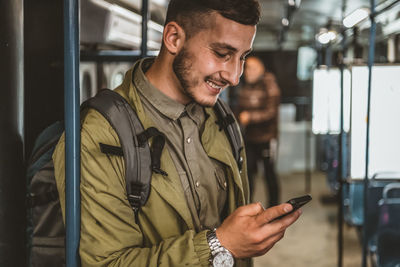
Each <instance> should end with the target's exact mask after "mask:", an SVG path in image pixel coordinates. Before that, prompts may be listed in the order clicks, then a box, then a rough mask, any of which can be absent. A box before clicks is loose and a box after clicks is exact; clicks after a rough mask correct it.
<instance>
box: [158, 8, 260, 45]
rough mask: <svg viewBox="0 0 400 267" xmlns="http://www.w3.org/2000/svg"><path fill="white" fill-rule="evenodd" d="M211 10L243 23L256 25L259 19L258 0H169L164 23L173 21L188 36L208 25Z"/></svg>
mask: <svg viewBox="0 0 400 267" xmlns="http://www.w3.org/2000/svg"><path fill="white" fill-rule="evenodd" d="M212 12H217V13H219V14H220V15H221V16H223V17H225V18H227V19H230V20H233V21H236V22H238V23H240V24H244V25H256V24H257V23H258V22H259V20H260V4H259V3H258V0H171V1H170V3H169V5H168V11H167V18H166V21H165V24H167V23H169V22H171V21H175V22H176V23H178V24H179V25H180V26H181V27H182V28H183V29H184V31H185V34H186V36H187V38H190V37H191V36H193V35H194V34H196V33H197V32H199V31H200V30H202V29H206V28H207V27H208V26H210V20H209V18H207V15H209V14H211V13H212Z"/></svg>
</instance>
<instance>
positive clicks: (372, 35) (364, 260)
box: [362, 0, 376, 267]
mask: <svg viewBox="0 0 400 267" xmlns="http://www.w3.org/2000/svg"><path fill="white" fill-rule="evenodd" d="M370 3H371V15H370V20H371V29H370V36H369V53H368V70H369V73H368V98H367V126H366V127H367V133H366V146H365V149H366V152H365V177H364V226H363V240H362V241H363V244H362V245H363V246H362V267H367V256H368V240H367V230H366V228H367V227H366V225H367V210H368V207H367V198H368V185H369V177H368V176H369V175H368V166H369V135H370V111H371V81H372V65H373V64H374V61H375V35H376V22H375V0H370Z"/></svg>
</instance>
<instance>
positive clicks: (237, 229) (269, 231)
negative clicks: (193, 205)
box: [216, 203, 301, 258]
mask: <svg viewBox="0 0 400 267" xmlns="http://www.w3.org/2000/svg"><path fill="white" fill-rule="evenodd" d="M292 209H293V207H292V205H290V204H287V203H285V204H281V205H278V206H275V207H272V208H269V209H266V210H264V208H263V207H262V205H261V204H260V203H253V204H250V205H247V206H242V207H239V208H238V209H237V210H235V211H234V212H233V213H232V214H231V215H229V216H228V218H226V219H225V220H224V222H223V223H222V225H221V226H220V227H218V228H217V230H216V234H217V237H218V239H219V241H220V243H221V245H222V246H224V247H225V248H227V249H228V250H229V251H230V252H231V253H232V254H233V256H234V257H235V258H248V257H255V256H261V255H264V254H265V253H267V252H268V251H269V250H270V249H271V248H272V247H273V246H274V245H275V243H276V242H278V241H279V240H281V239H282V237H283V236H284V233H285V230H286V228H287V227H289V226H290V225H291V224H292V223H294V222H295V221H296V220H297V219H298V218H299V216H300V214H301V211H300V210H298V211H296V212H293V213H292V214H289V215H287V216H284V217H283V218H282V219H280V220H275V221H274V219H275V218H277V217H279V216H281V215H284V214H286V213H288V212H290V211H291V210H292Z"/></svg>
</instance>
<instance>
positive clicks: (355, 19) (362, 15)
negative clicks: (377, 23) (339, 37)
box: [343, 7, 370, 28]
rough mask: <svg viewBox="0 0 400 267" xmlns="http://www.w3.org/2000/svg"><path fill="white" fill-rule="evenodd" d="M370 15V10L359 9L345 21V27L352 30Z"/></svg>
mask: <svg viewBox="0 0 400 267" xmlns="http://www.w3.org/2000/svg"><path fill="white" fill-rule="evenodd" d="M369 13H370V10H369V9H368V8H365V7H363V8H359V9H357V10H355V11H354V12H352V13H350V14H349V15H348V16H346V17H345V18H344V19H343V25H344V26H345V27H346V28H351V27H353V26H354V25H356V24H358V23H360V22H361V21H363V20H364V19H366V18H367V17H368V16H369Z"/></svg>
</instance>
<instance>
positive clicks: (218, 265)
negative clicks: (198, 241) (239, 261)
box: [207, 229, 235, 267]
mask: <svg viewBox="0 0 400 267" xmlns="http://www.w3.org/2000/svg"><path fill="white" fill-rule="evenodd" d="M215 230H216V229H214V230H212V231H209V232H208V233H207V241H208V245H209V246H210V250H211V257H210V264H211V265H212V266H213V267H233V264H234V262H235V260H234V259H233V256H232V254H231V253H230V252H229V250H227V249H226V248H224V247H223V246H222V245H221V243H220V242H219V240H218V238H217V235H216V234H215Z"/></svg>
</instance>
